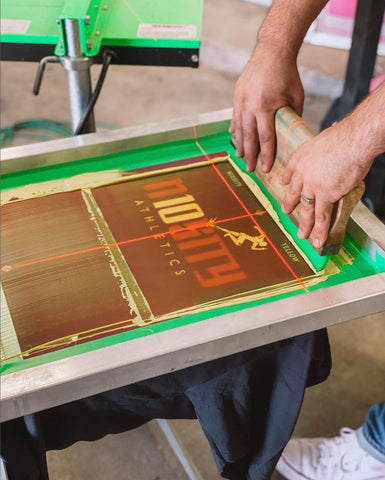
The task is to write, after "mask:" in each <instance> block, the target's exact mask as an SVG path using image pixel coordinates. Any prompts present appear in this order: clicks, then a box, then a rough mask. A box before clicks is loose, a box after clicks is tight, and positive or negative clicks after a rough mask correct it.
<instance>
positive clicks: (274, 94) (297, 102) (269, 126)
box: [230, 43, 304, 172]
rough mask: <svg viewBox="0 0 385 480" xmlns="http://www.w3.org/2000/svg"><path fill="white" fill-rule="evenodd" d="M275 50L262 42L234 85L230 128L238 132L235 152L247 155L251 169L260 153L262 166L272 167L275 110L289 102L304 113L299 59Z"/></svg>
mask: <svg viewBox="0 0 385 480" xmlns="http://www.w3.org/2000/svg"><path fill="white" fill-rule="evenodd" d="M272 50H273V49H271V48H270V49H269V48H265V47H264V45H263V43H261V44H259V45H258V46H257V47H256V49H255V51H254V54H253V56H252V58H251V60H250V61H249V63H248V64H247V65H246V68H245V70H244V71H243V73H242V75H241V76H240V77H239V79H238V81H237V83H236V86H235V92H234V111H233V119H232V122H231V126H230V132H231V133H233V134H235V138H236V147H237V153H236V154H237V156H238V157H243V158H244V160H245V162H246V165H247V170H248V171H249V172H252V171H254V170H255V167H256V163H257V156H258V154H259V153H260V154H261V156H260V159H261V162H262V168H263V170H264V171H265V172H268V171H270V169H271V166H272V164H273V160H274V155H275V127H274V115H275V112H276V111H277V110H278V109H279V108H280V107H283V106H286V105H290V106H291V107H292V108H293V109H294V110H295V111H296V112H297V113H298V115H302V109H303V101H304V91H303V87H302V83H301V80H300V77H299V74H298V69H297V65H296V61H295V59H289V58H286V57H282V55H281V54H280V53H274V52H273V51H272Z"/></svg>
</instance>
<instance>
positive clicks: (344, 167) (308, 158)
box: [280, 121, 372, 248]
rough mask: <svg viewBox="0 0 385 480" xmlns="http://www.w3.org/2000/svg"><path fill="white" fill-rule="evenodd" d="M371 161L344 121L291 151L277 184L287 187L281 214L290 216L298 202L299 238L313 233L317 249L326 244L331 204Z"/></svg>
mask: <svg viewBox="0 0 385 480" xmlns="http://www.w3.org/2000/svg"><path fill="white" fill-rule="evenodd" d="M371 160H372V159H371V158H370V155H369V156H368V155H367V154H366V153H365V154H364V153H363V152H362V151H361V149H360V148H357V145H356V141H355V139H353V138H352V137H351V136H350V134H349V122H346V121H345V122H341V123H339V124H337V125H335V126H333V127H330V128H328V129H327V130H324V131H323V132H322V133H321V134H319V135H317V136H316V137H315V138H313V139H312V140H310V141H309V142H307V143H305V144H304V145H302V146H301V147H300V148H299V149H298V150H297V151H296V152H294V154H293V155H292V156H291V158H290V160H289V162H288V165H287V167H286V170H285V172H284V174H283V175H282V177H281V179H280V183H281V184H283V185H289V188H288V190H287V192H286V195H285V197H284V199H283V202H282V211H283V212H284V213H291V212H292V211H293V210H294V208H295V207H296V206H297V205H298V203H301V215H300V223H299V226H298V238H307V237H308V236H309V235H310V234H312V240H313V245H314V247H316V248H320V247H321V246H322V245H323V244H324V243H325V241H326V238H327V235H328V231H329V227H330V220H331V215H332V211H333V206H334V203H335V202H338V201H339V200H340V198H342V197H343V196H344V195H346V194H347V193H349V192H350V190H352V189H353V188H354V187H355V186H356V185H358V184H359V183H360V181H361V180H362V179H363V178H364V177H365V176H366V174H367V172H368V170H369V168H370V165H371Z"/></svg>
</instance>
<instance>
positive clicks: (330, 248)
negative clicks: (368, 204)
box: [256, 107, 365, 255]
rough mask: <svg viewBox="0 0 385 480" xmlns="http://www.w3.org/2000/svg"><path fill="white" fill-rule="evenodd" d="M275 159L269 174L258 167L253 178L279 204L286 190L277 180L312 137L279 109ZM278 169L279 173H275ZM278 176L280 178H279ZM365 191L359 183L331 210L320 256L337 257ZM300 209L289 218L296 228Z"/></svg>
mask: <svg viewBox="0 0 385 480" xmlns="http://www.w3.org/2000/svg"><path fill="white" fill-rule="evenodd" d="M275 131H276V157H275V160H274V163H273V167H272V169H271V171H270V172H269V173H267V174H266V173H264V172H263V171H262V169H261V168H260V164H261V162H258V163H257V169H256V174H257V176H258V177H259V178H260V179H261V180H262V182H263V184H264V185H265V186H266V187H267V188H268V189H269V191H270V193H271V195H272V196H273V197H274V198H275V199H276V200H277V201H278V202H279V204H281V203H282V200H283V197H284V196H285V192H286V189H287V187H286V186H283V185H281V184H280V183H279V179H278V178H277V177H279V176H280V175H282V173H283V172H284V171H285V167H286V164H287V162H288V160H289V158H290V157H291V155H292V153H293V152H294V151H295V150H297V148H298V147H300V146H301V145H302V144H303V143H305V142H307V141H309V140H311V139H312V138H313V137H314V136H315V134H314V132H313V131H312V130H311V129H310V128H309V126H308V125H307V124H306V123H305V122H304V121H303V120H302V119H301V117H299V116H298V115H297V114H296V113H295V112H294V111H293V110H292V109H291V108H290V107H283V108H280V109H279V110H278V111H277V113H276V115H275ZM277 169H278V170H277ZM278 172H279V175H278ZM364 190H365V185H364V182H360V184H359V185H357V186H356V187H355V188H353V189H352V190H351V191H350V192H349V193H348V194H346V195H345V196H344V197H342V198H341V199H340V200H339V201H338V202H337V203H336V204H335V206H334V210H333V215H332V222H331V226H330V230H329V234H328V237H327V240H326V242H325V244H324V245H323V247H321V248H320V249H315V250H316V251H317V252H318V253H319V254H320V255H326V254H329V253H330V254H332V255H336V254H337V253H338V251H339V249H340V248H341V245H342V242H343V240H344V237H345V231H346V225H347V222H348V220H349V217H350V215H351V213H352V211H353V209H354V207H355V206H356V205H357V203H358V202H359V200H360V199H361V197H362V195H363V193H364ZM300 213H301V205H300V204H299V205H298V206H297V207H296V208H295V209H294V211H293V212H292V213H291V214H290V218H291V219H292V220H293V221H294V223H295V224H296V225H297V226H298V225H299V220H300ZM309 240H310V242H311V240H312V238H311V237H310V238H309Z"/></svg>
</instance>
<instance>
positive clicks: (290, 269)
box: [192, 124, 308, 291]
mask: <svg viewBox="0 0 385 480" xmlns="http://www.w3.org/2000/svg"><path fill="white" fill-rule="evenodd" d="M192 127H193V131H194V137H195V143H196V145H197V146H198V148H199V149H200V151H201V152H202V153H203V154H204V156H205V157H206V158H207V160H208V161H209V162H210V163H211V166H212V167H213V168H214V170H215V171H216V172H217V174H218V175H219V177H220V178H221V180H222V181H223V182H224V184H225V185H226V186H227V188H228V189H229V190H230V192H231V193H232V194H233V196H234V197H235V199H236V200H237V202H238V203H239V204H240V205H241V207H242V208H243V210H244V211H245V212H246V214H247V215H248V216H249V218H250V219H251V220H252V222H253V223H254V224H255V226H256V227H257V229H258V230H259V232H260V233H261V234H262V235H264V237H265V238H266V240H267V242H268V243H269V244H270V246H271V247H272V248H273V250H274V251H275V253H276V254H277V255H278V257H279V258H280V260H281V261H282V263H283V264H284V265H285V267H286V268H287V269H288V270H289V272H290V273H291V274H292V275H293V276H294V278H295V279H296V280H297V282H298V283H299V284H300V285H301V286H302V287H303V288H304V289H305V290H306V291H308V289H307V287H306V285H305V284H304V283H303V281H302V280H301V278H300V277H299V276H298V275H297V273H296V272H295V271H294V270H293V268H292V267H291V266H290V264H289V263H288V262H287V260H286V259H285V258H284V257H283V255H282V253H281V252H280V251H279V250H278V248H277V247H276V246H275V245H274V243H273V242H272V240H271V239H270V238H269V236H268V235H267V234H266V232H265V231H264V230H263V229H262V227H261V226H260V225H259V223H258V222H257V221H256V220H255V218H254V217H253V216H252V214H251V212H250V211H249V209H248V208H247V207H246V205H245V204H244V203H243V202H242V200H241V199H240V198H239V197H238V195H237V194H236V193H235V191H234V190H233V188H232V187H231V185H230V184H229V182H228V181H227V180H226V178H225V177H224V176H223V174H222V172H221V171H220V170H219V168H218V167H217V165H215V163H214V162H213V161H212V159H211V158H210V157H209V155H208V154H207V153H206V152H205V150H204V149H203V147H202V146H201V145H200V143H199V141H198V137H197V132H196V128H195V125H194V124H193V125H192Z"/></svg>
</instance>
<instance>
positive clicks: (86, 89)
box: [62, 19, 95, 133]
mask: <svg viewBox="0 0 385 480" xmlns="http://www.w3.org/2000/svg"><path fill="white" fill-rule="evenodd" d="M65 32H66V44H67V55H66V57H64V58H62V64H63V66H64V68H65V69H66V70H67V75H68V90H69V98H70V106H71V118H72V129H73V130H74V131H75V130H76V127H77V126H78V125H79V122H80V120H81V118H82V115H83V112H84V110H85V108H86V106H87V105H88V102H89V100H90V98H91V95H92V85H91V72H90V67H91V64H92V62H91V60H90V59H89V58H88V57H86V56H85V55H83V53H82V51H81V46H80V37H79V24H78V21H77V20H71V19H66V20H65ZM90 132H95V120H94V114H93V112H91V114H90V116H89V117H88V120H87V122H86V124H85V126H84V129H83V133H90Z"/></svg>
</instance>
